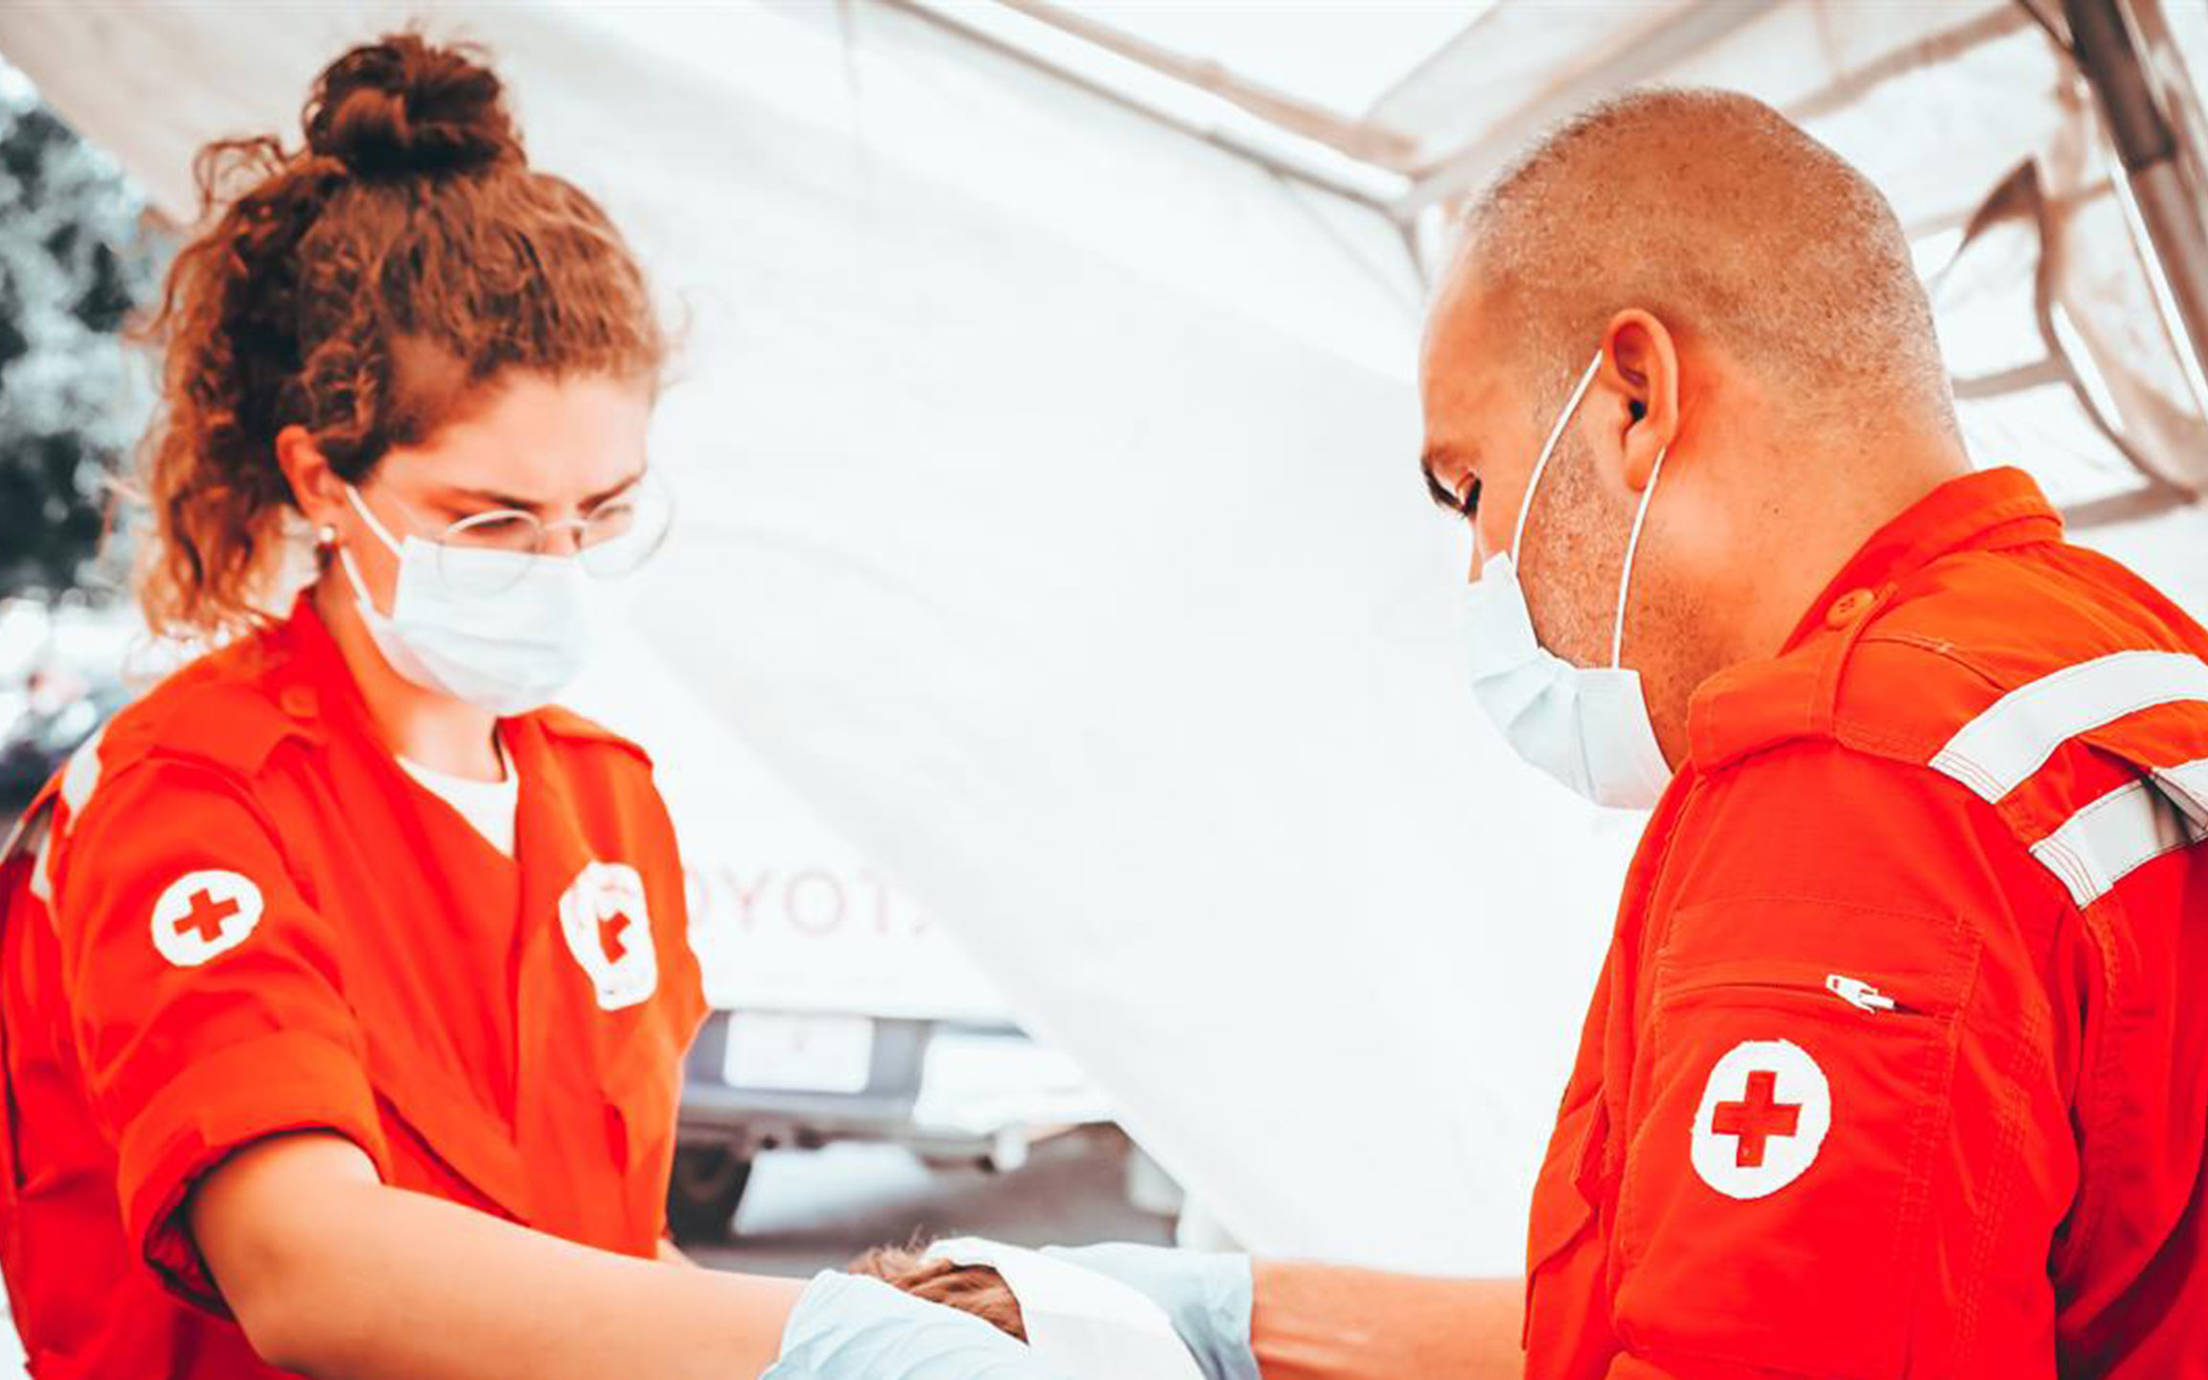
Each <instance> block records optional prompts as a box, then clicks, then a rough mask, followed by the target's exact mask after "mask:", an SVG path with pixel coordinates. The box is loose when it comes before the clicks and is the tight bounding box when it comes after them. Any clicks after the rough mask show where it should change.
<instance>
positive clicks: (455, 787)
mask: <svg viewBox="0 0 2208 1380" xmlns="http://www.w3.org/2000/svg"><path fill="white" fill-rule="evenodd" d="M493 741H494V742H497V746H498V770H499V779H498V780H496V781H476V780H473V779H471V778H469V777H465V776H454V775H453V774H452V773H451V772H444V771H438V770H437V769H435V768H434V767H425V766H423V765H422V764H421V763H419V762H413V761H409V760H407V759H406V758H404V757H401V758H400V759H399V765H400V766H402V767H404V768H406V774H407V775H408V776H411V777H413V778H414V779H415V780H416V781H419V782H421V783H422V787H423V789H425V790H427V791H429V793H430V794H432V795H434V796H436V797H437V798H438V799H439V800H442V801H444V802H445V803H446V804H447V805H450V806H451V807H452V808H453V809H454V810H455V811H457V812H458V813H459V815H460V818H462V819H464V820H466V821H467V822H468V823H469V824H470V825H472V826H473V827H474V829H475V832H477V833H478V834H481V835H482V836H483V841H484V842H486V843H488V844H490V846H491V847H493V848H496V849H497V850H498V851H499V852H501V853H503V854H505V855H506V856H507V857H509V858H510V857H512V856H514V812H515V810H516V809H518V808H519V807H520V804H521V774H520V773H519V772H517V771H515V770H514V763H513V759H512V758H510V757H508V756H507V755H506V744H505V743H504V742H503V741H499V740H496V739H494V740H493Z"/></svg>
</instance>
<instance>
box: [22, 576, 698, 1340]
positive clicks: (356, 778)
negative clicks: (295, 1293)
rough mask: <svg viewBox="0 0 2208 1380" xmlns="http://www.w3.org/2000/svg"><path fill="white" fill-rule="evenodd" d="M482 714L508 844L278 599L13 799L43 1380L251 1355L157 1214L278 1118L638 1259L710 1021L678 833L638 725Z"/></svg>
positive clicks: (544, 713)
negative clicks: (509, 816) (507, 780)
mask: <svg viewBox="0 0 2208 1380" xmlns="http://www.w3.org/2000/svg"><path fill="white" fill-rule="evenodd" d="M501 733H502V735H503V738H504V741H505V744H506V748H507V752H508V755H509V757H510V759H511V760H512V762H513V765H514V769H515V770H516V771H517V772H518V773H519V776H520V802H519V806H518V813H517V817H516V829H515V849H514V857H513V858H511V859H509V858H507V857H506V856H505V855H504V854H502V853H500V852H499V851H498V850H497V849H495V848H494V847H492V846H491V845H490V844H489V843H488V842H486V841H485V840H484V839H483V838H482V836H481V835H479V834H478V833H477V832H476V831H475V830H474V829H473V828H472V827H471V826H470V825H469V824H468V823H467V822H466V821H465V820H463V819H462V818H461V817H460V816H459V815H458V814H457V813H456V812H455V811H454V810H453V809H452V808H451V807H450V806H448V805H447V804H446V803H445V802H444V801H443V800H441V799H439V798H438V797H436V796H435V795H433V794H431V793H429V792H428V791H427V790H425V789H424V788H423V787H421V786H420V785H419V784H417V783H416V782H415V781H414V780H413V779H412V778H411V777H410V776H409V775H408V774H407V773H406V772H405V771H404V770H403V769H402V768H401V767H400V766H399V764H398V763H397V762H396V761H395V760H394V759H393V758H392V757H391V755H390V754H389V752H388V751H387V750H385V749H384V748H383V747H381V746H380V745H379V743H378V742H377V740H376V738H375V736H374V734H373V732H372V730H371V727H370V723H369V720H368V718H367V712H366V707H365V706H364V704H363V703H362V701H361V698H360V695H359V692H358V690H357V689H356V687H355V685H354V682H353V680H352V676H351V674H350V672H349V671H348V669H347V667H346V665H345V663H344V660H343V658H342V657H341V655H340V654H339V651H338V648H337V646H336V644H335V642H333V641H332V640H331V638H330V635H329V633H328V632H327V630H326V629H325V628H324V627H323V626H322V624H321V622H320V621H319V619H318V618H317V617H316V616H315V614H314V612H313V609H312V606H311V605H310V604H309V603H308V602H307V601H306V600H305V599H302V600H301V601H300V603H299V605H298V606H297V608H296V609H295V611H294V612H293V614H292V616H291V618H290V620H289V621H288V622H286V623H284V624H281V625H279V626H277V627H275V628H273V629H270V630H269V631H267V632H265V633H263V634H260V635H258V636H256V637H253V638H251V639H248V640H245V641H242V642H240V643H237V644H234V645H232V646H230V647H228V648H225V649H224V650H222V651H219V652H217V653H214V654H212V655H210V656H208V657H205V658H202V659H201V660H199V661H197V662H194V663H193V664H192V665H190V666H188V667H186V668H185V669H184V670H183V671H181V672H179V673H178V674H176V675H175V676H172V677H170V678H169V679H168V680H166V681H164V682H163V683H162V684H161V685H160V686H158V687H157V688H155V689H154V690H153V691H152V692H151V693H150V694H149V695H148V696H147V697H146V698H145V699H143V700H142V701H140V702H139V703H137V704H135V705H133V706H131V707H130V708H129V709H127V710H125V711H124V712H123V713H122V714H120V715H118V716H117V717H116V719H115V720H114V721H113V722H112V723H111V724H109V725H108V726H107V728H106V729H105V730H103V731H102V733H101V735H100V736H99V737H98V738H97V739H96V740H95V741H94V742H92V743H90V744H88V745H87V746H86V747H84V748H83V749H81V750H79V751H78V752H77V754H76V755H75V756H74V758H73V759H72V760H71V762H70V763H69V765H68V766H67V767H66V768H65V769H64V771H63V772H62V773H61V774H60V775H59V776H58V777H57V778H56V780H55V781H54V782H53V783H52V784H50V785H49V786H48V788H47V790H46V791H45V793H44V794H42V795H41V797H40V798H39V801H38V803H37V804H36V805H34V806H33V808H32V811H31V813H30V814H29V815H27V816H26V817H25V822H24V825H23V826H22V828H21V829H20V830H19V831H18V833H17V836H16V838H15V839H14V840H13V841H12V842H11V844H10V846H9V848H8V849H7V850H6V852H5V854H4V855H0V859H4V861H0V1037H4V1041H5V1047H4V1061H0V1072H4V1076H5V1082H6V1089H5V1090H6V1094H7V1101H6V1104H5V1107H6V1117H7V1128H6V1129H7V1135H6V1136H5V1137H4V1138H0V1270H4V1271H5V1274H6V1278H7V1290H8V1295H9V1298H10V1300H11V1302H12V1304H13V1309H14V1314H15V1320H16V1324H17V1327H18V1329H19V1330H20V1331H21V1333H22V1335H23V1341H24V1345H25V1347H26V1349H27V1350H28V1352H29V1355H30V1362H31V1371H32V1373H33V1374H34V1375H35V1376H38V1377H40V1380H70V1378H71V1377H80V1376H83V1377H90V1376H99V1377H120V1376H134V1377H135V1376H145V1377H153V1376H166V1377H172V1378H174V1377H216V1376H221V1377H251V1376H260V1375H273V1374H276V1372H274V1371H272V1370H270V1369H269V1368H267V1367H265V1366H263V1365H262V1364H261V1363H260V1362H259V1361H258V1360H257V1359H256V1358H255V1357H254V1356H253V1354H252V1351H251V1349H250V1348H249V1347H248V1345H247V1343H246V1341H245V1338H244V1335H243V1333H242V1332H241V1331H240V1330H239V1329H238V1327H237V1325H236V1324H235V1322H233V1321H231V1320H230V1319H229V1317H228V1315H227V1313H226V1310H225V1309H224V1306H223V1303H222V1300H221V1298H220V1295H219V1293H218V1291H217V1290H216V1287H215V1284H214V1281H213V1280H212V1279H210V1278H209V1276H208V1273H207V1269H206V1266H205V1265H204V1263H203V1262H202V1261H201V1259H200V1257H199V1253H198V1251H197V1249H196V1248H195V1246H194V1244H193V1241H192V1238H191V1234H190V1231H189V1229H188V1226H189V1224H188V1223H187V1221H186V1220H185V1214H184V1212H183V1210H182V1205H183V1203H184V1201H185V1196H186V1194H187V1193H188V1192H189V1190H190V1189H191V1187H192V1184H193V1182H194V1181H195V1180H196V1179H197V1178H199V1177H200V1176H201V1175H203V1174H205V1173H206V1172H207V1171H208V1170H209V1169H211V1168H213V1167H214V1166H215V1165H216V1164H218V1163H219V1162H220V1161H221V1160H222V1158H223V1157H224V1156H226V1155H228V1154H230V1153H231V1152H233V1151H235V1150H237V1149H238V1148H239V1147H241V1146H244V1145H246V1144H248V1143H250V1142H252V1141H255V1140H257V1139H260V1138H262V1137H265V1136H269V1135H272V1134H277V1133H280V1132H285V1131H291V1130H298V1129H308V1128H311V1129H317V1130H323V1131H330V1132H335V1133H336V1134H339V1135H342V1136H345V1137H346V1138H348V1139H350V1140H351V1141H353V1142H354V1143H355V1144H357V1145H358V1146H360V1148H361V1149H362V1150H363V1151H365V1152H366V1153H367V1154H368V1156H369V1157H370V1158H371V1159H372V1160H373V1161H374V1162H375V1165H376V1168H377V1171H378V1173H379V1174H380V1175H381V1177H382V1178H383V1180H384V1182H386V1183H389V1184H393V1185H396V1186H399V1187H403V1188H408V1189H413V1190H416V1191H418V1192H422V1193H429V1194H434V1195H436V1196H438V1197H440V1198H445V1199H449V1200H451V1201H453V1202H457V1203H463V1204H466V1205H467V1206H469V1207H473V1208H476V1209H478V1210H480V1211H483V1212H487V1213H493V1214H496V1215H498V1216H501V1217H505V1218H509V1219H511V1220H513V1221H517V1222H521V1223H525V1224H527V1225H529V1226H532V1227H535V1228H538V1229H540V1230H543V1231H546V1232H551V1233H555V1234H557V1235H559V1236H563V1237H566V1238H569V1239H570V1240H574V1241H579V1242H584V1243H587V1244H589V1245H593V1246H599V1247H603V1248H605V1249H607V1250H612V1251H620V1252H624V1253H627V1254H631V1255H637V1256H649V1255H651V1254H653V1252H654V1250H655V1249H656V1246H657V1243H658V1240H659V1237H660V1236H661V1234H662V1230H663V1226H664V1213H665V1200H664V1196H663V1195H664V1193H665V1190H666V1183H667V1176H668V1168H669V1163H670V1158H671V1156H672V1153H673V1137H674V1129H675V1117H676V1109H677V1103H678V1099H679V1095H680V1064H681V1060H682V1056H683V1052H684V1050H685V1049H686V1048H687V1046H688V1043H689V1041H690V1039H691V1037H692V1035H693V1034H694V1033H695V1032H696V1029H697V1026H698V1023H699V1022H700V1020H701V1019H702V1018H703V1015H704V1009H705V1008H704V1000H703V996H702V992H701V987H700V982H699V974H698V970H697V964H696V961H695V959H694V958H693V957H692V956H691V952H690V949H689V946H688V944H687V941H686V938H685V934H684V930H685V911H684V893H683V885H682V872H681V867H680V864H679V862H678V859H677V854H676V849H675V839H674V833H673V830H672V828H671V826H670V824H669V822H668V819H667V814H666V811H665V809H664V807H663V806H662V804H661V802H660V799H659V796H658V794H657V792H656V791H655V790H654V788H653V785H652V780H651V767H650V763H649V762H648V761H647V760H646V758H645V757H644V755H643V753H642V752H641V751H640V750H639V749H637V748H636V747H634V746H632V745H631V744H629V743H627V742H625V741H624V740H622V739H620V738H617V737H614V736H613V735H611V734H609V733H607V732H606V731H605V730H603V729H600V728H598V727H597V726H596V725H594V724H591V723H589V722H587V721H585V720H583V719H581V718H578V717H576V716H575V715H572V714H569V713H566V712H564V711H560V710H557V709H545V710H540V711H537V712H534V713H531V714H526V715H522V716H518V717H515V718H510V719H507V720H504V721H503V722H502V724H501ZM300 1210H301V1211H302V1212H311V1211H312V1204H301V1205H300Z"/></svg>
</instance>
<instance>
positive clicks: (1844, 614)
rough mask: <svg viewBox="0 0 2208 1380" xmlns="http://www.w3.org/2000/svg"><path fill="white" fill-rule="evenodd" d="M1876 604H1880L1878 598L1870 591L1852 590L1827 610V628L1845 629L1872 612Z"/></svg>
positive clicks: (1833, 602) (1836, 600) (1834, 601)
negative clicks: (1872, 607) (1872, 606)
mask: <svg viewBox="0 0 2208 1380" xmlns="http://www.w3.org/2000/svg"><path fill="white" fill-rule="evenodd" d="M1876 602H1878V596H1877V595H1875V594H1873V593H1871V592H1870V591H1869V590H1867V589H1851V590H1849V591H1848V592H1847V593H1846V594H1843V595H1841V596H1840V597H1839V598H1837V599H1835V600H1833V601H1832V607H1831V608H1828V609H1826V610H1825V626H1826V627H1828V628H1844V627H1846V626H1848V625H1849V624H1850V623H1853V622H1854V621H1855V620H1856V619H1858V618H1861V617H1862V616H1863V615H1864V614H1866V613H1868V612H1870V609H1871V605H1872V604H1874V603H1876Z"/></svg>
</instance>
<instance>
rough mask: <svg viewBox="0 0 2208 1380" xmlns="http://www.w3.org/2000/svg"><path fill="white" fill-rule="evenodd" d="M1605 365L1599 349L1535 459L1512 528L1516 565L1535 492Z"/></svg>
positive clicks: (1512, 551) (1589, 361)
mask: <svg viewBox="0 0 2208 1380" xmlns="http://www.w3.org/2000/svg"><path fill="white" fill-rule="evenodd" d="M1601 368H1602V351H1601V350H1596V351H1595V357H1594V358H1593V359H1591V360H1588V361H1587V372H1586V373H1584V374H1581V375H1580V376H1579V385H1578V386H1577V387H1575V388H1574V389H1572V396H1571V399H1570V400H1569V401H1567V402H1566V403H1565V404H1564V410H1563V411H1562V412H1559V413H1557V414H1556V425H1555V426H1552V427H1550V428H1549V439H1548V440H1547V441H1546V442H1544V443H1543V444H1542V446H1541V458H1540V459H1539V460H1537V461H1535V462H1534V465H1533V473H1532V475H1530V476H1529V477H1528V478H1527V479H1526V496H1525V497H1524V498H1521V499H1519V500H1518V522H1517V525H1516V526H1514V527H1512V528H1511V529H1510V552H1509V555H1510V559H1511V562H1512V564H1513V565H1514V566H1515V565H1516V564H1517V563H1518V561H1519V554H1518V543H1519V541H1520V540H1521V539H1523V538H1524V537H1525V535H1526V515H1527V514H1528V513H1531V512H1532V511H1533V491H1534V490H1535V489H1538V488H1539V487H1541V476H1542V475H1544V474H1546V473H1548V469H1549V461H1551V460H1553V459H1555V458H1556V443H1557V440H1558V438H1560V437H1562V436H1563V434H1564V428H1565V426H1567V425H1568V424H1569V423H1570V422H1571V420H1572V414H1573V413H1574V412H1577V411H1579V404H1580V400H1581V399H1582V398H1585V397H1586V396H1587V390H1588V388H1589V387H1590V386H1592V385H1593V383H1594V381H1595V374H1596V372H1597V371H1598V370H1600V369H1601Z"/></svg>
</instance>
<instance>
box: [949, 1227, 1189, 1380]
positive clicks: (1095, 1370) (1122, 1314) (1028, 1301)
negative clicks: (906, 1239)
mask: <svg viewBox="0 0 2208 1380" xmlns="http://www.w3.org/2000/svg"><path fill="white" fill-rule="evenodd" d="M928 1255H929V1256H930V1257H931V1258H933V1259H936V1260H948V1261H950V1262H951V1263H953V1264H955V1265H986V1266H988V1267H989V1268H990V1269H993V1270H995V1271H996V1272H997V1273H998V1274H999V1275H1000V1276H1002V1277H1003V1279H1004V1284H1005V1287H1006V1288H1007V1289H1010V1290H1011V1291H1012V1297H1013V1298H1014V1299H1015V1300H1016V1301H1017V1302H1018V1303H1019V1305H1020V1322H1021V1324H1022V1326H1023V1328H1024V1330H1025V1331H1026V1333H1027V1344H1028V1346H1029V1347H1030V1348H1032V1349H1033V1350H1034V1352H1035V1355H1036V1358H1037V1359H1038V1360H1040V1361H1042V1362H1043V1363H1044V1364H1045V1365H1047V1366H1049V1367H1050V1368H1051V1369H1052V1370H1054V1371H1057V1372H1060V1373H1063V1374H1064V1375H1066V1376H1068V1377H1070V1380H1088V1377H1090V1376H1095V1377H1097V1380H1203V1375H1204V1372H1203V1370H1202V1369H1201V1368H1200V1367H1198V1366H1197V1364H1196V1358H1195V1357H1193V1356H1191V1355H1189V1354H1188V1348H1187V1347H1186V1346H1184V1345H1182V1343H1181V1339H1180V1337H1179V1336H1178V1335H1176V1334H1175V1333H1174V1331H1173V1321H1172V1319H1170V1318H1168V1317H1167V1316H1166V1315H1165V1310H1164V1309H1162V1308H1160V1307H1158V1305H1156V1304H1155V1303H1152V1302H1151V1301H1150V1300H1149V1299H1147V1298H1145V1297H1143V1296H1142V1295H1141V1294H1139V1293H1137V1292H1135V1291H1134V1290H1133V1289H1131V1288H1129V1287H1127V1286H1126V1285H1124V1284H1122V1283H1120V1282H1119V1281H1118V1280H1116V1279H1113V1278H1111V1277H1110V1276H1108V1275H1102V1274H1098V1273H1097V1272H1096V1271H1094V1270H1087V1269H1083V1268H1082V1267H1080V1266H1078V1265H1073V1264H1069V1263H1067V1262H1066V1261H1063V1260H1053V1259H1051V1258H1050V1257H1048V1256H1045V1255H1042V1254H1040V1253H1039V1252H1036V1251H1030V1250H1025V1249H1023V1248H1021V1247H1018V1246H1007V1245H1005V1244H1004V1243H1002V1242H999V1241H985V1240H983V1239H981V1238H979V1237H973V1236H962V1237H958V1238H956V1239H954V1240H950V1241H938V1242H936V1243H935V1244H934V1245H932V1246H930V1247H928Z"/></svg>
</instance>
